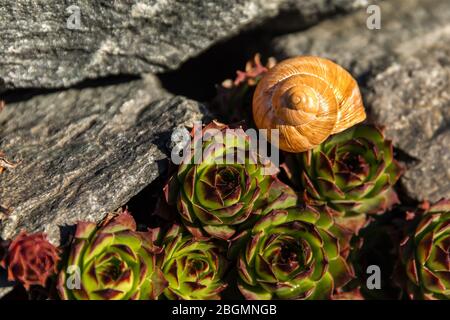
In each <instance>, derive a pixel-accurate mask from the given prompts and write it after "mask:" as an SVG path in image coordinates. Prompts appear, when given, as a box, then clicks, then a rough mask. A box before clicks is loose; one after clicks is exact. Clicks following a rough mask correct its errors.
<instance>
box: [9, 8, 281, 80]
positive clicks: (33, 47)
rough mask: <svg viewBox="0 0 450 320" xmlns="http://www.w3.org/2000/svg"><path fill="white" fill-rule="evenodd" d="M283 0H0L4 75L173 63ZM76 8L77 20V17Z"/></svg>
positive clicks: (84, 74)
mask: <svg viewBox="0 0 450 320" xmlns="http://www.w3.org/2000/svg"><path fill="white" fill-rule="evenodd" d="M281 1H283V0H275V1H265V0H238V1H228V0H219V1H217V0H214V1H212V0H206V1H205V0H188V1H186V0H119V1H73V2H72V1H68V2H67V1H60V0H46V1H42V0H32V1H29V0H26V1H25V0H16V1H10V0H0V17H1V19H0V56H1V57H2V58H1V61H0V83H1V82H4V83H5V85H6V87H7V88H13V87H62V86H69V85H71V84H74V83H76V82H78V81H80V80H83V79H87V78H97V77H102V76H107V75H113V74H119V73H122V74H123V73H126V74H138V73H142V72H161V71H166V70H169V69H173V68H176V67H178V66H179V65H180V64H181V63H182V62H184V61H185V60H187V59H188V58H190V57H192V56H194V55H196V54H198V53H199V52H201V51H202V50H204V49H206V48H207V47H209V46H210V45H211V44H213V43H214V42H216V41H218V40H220V39H223V38H225V37H228V36H231V35H234V34H236V33H237V32H238V31H240V30H241V29H243V28H244V27H247V26H248V25H253V24H257V23H258V22H260V21H262V20H263V19H264V18H267V17H272V16H274V15H275V14H276V13H277V12H278V6H279V4H280V2H281ZM73 5H76V6H78V9H76V8H75V7H71V6H73ZM77 12H79V16H80V21H81V24H80V28H77V27H76V26H75V24H74V22H76V20H73V19H72V18H73V17H75V16H76V15H77ZM68 21H69V27H70V28H67V25H68ZM74 27H75V28H74Z"/></svg>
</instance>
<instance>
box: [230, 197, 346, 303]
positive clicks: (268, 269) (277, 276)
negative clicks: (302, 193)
mask: <svg viewBox="0 0 450 320" xmlns="http://www.w3.org/2000/svg"><path fill="white" fill-rule="evenodd" d="M333 214H334V212H333V210H331V209H330V208H327V207H326V206H324V207H320V208H313V207H310V206H305V207H294V208H289V209H285V210H283V209H277V210H273V211H272V212H271V213H269V214H268V215H266V216H265V217H263V218H261V219H260V220H259V221H258V222H257V223H256V224H255V226H254V227H253V228H252V229H251V230H247V231H244V232H243V233H242V234H240V235H239V236H237V237H236V238H235V239H234V240H233V241H234V243H233V245H232V247H233V246H237V248H239V247H240V253H239V256H238V263H237V268H238V273H239V280H238V286H239V289H240V291H241V293H242V294H243V295H244V297H245V298H246V299H258V300H259V299H263V300H265V299H330V298H331V297H332V295H333V293H334V292H336V290H337V289H338V288H340V287H342V286H343V285H345V284H346V283H347V282H348V281H349V280H351V279H352V278H353V269H352V268H351V267H350V266H349V264H347V262H346V257H347V256H348V252H349V243H348V242H349V239H350V237H351V234H352V233H351V231H349V230H346V229H344V228H341V227H340V226H338V225H336V224H334V221H333ZM242 243H244V245H243V246H242ZM234 250H235V249H234ZM238 250H239V249H238Z"/></svg>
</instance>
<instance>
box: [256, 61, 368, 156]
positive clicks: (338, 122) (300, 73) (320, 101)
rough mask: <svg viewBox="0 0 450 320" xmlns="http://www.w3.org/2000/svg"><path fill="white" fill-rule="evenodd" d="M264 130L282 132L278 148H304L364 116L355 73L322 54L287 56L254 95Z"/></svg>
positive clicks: (288, 149)
mask: <svg viewBox="0 0 450 320" xmlns="http://www.w3.org/2000/svg"><path fill="white" fill-rule="evenodd" d="M253 118H254V121H255V123H256V126H257V127H258V128H260V129H268V130H269V132H268V137H269V138H270V136H271V134H270V130H271V129H278V130H279V148H280V149H282V150H285V151H288V152H303V151H306V150H309V149H312V148H314V147H315V146H317V145H319V144H320V143H322V142H323V141H324V140H325V139H326V138H328V137H329V136H330V135H331V134H334V133H338V132H341V131H343V130H345V129H347V128H349V127H351V126H353V125H355V124H357V123H359V122H362V121H363V120H364V119H365V118H366V114H365V111H364V106H363V103H362V98H361V93H360V91H359V88H358V85H357V83H356V81H355V79H353V77H352V76H351V75H350V74H349V73H348V72H347V71H346V70H344V69H343V68H342V67H340V66H339V65H337V64H335V63H334V62H332V61H330V60H327V59H323V58H318V57H309V56H306V57H296V58H291V59H287V60H284V61H282V62H280V63H278V64H277V65H276V66H274V67H273V68H272V69H270V70H269V71H268V72H267V73H266V75H265V76H264V77H263V78H262V79H261V81H260V82H259V83H258V86H257V87H256V90H255V93H254V96H253Z"/></svg>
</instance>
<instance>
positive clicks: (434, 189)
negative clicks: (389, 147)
mask: <svg viewBox="0 0 450 320" xmlns="http://www.w3.org/2000/svg"><path fill="white" fill-rule="evenodd" d="M421 48H422V50H421V52H418V53H417V55H415V56H412V57H410V58H405V59H402V60H401V61H398V62H396V63H394V64H392V65H391V66H390V67H388V68H387V69H386V70H384V71H383V72H381V73H379V74H378V75H377V76H376V77H375V78H374V79H371V80H370V81H369V83H368V85H367V89H366V92H367V94H366V99H367V105H368V106H369V112H370V117H371V118H372V119H373V120H374V121H376V122H377V123H381V124H383V125H384V126H385V127H386V135H387V136H388V137H390V138H392V139H393V142H394V145H395V146H397V147H399V148H400V149H401V150H403V151H404V152H406V154H407V155H408V156H409V157H411V158H412V159H413V160H414V161H409V162H407V165H408V170H407V171H406V173H405V175H404V176H403V177H402V179H401V183H402V184H403V186H404V189H405V191H406V192H407V193H408V194H409V196H410V197H412V198H415V199H417V200H426V199H428V200H431V201H437V200H439V199H440V198H444V197H445V198H450V58H449V57H450V33H449V34H448V36H447V37H445V36H443V35H442V36H441V37H439V40H438V41H437V42H436V43H435V44H433V45H431V46H427V45H426V44H425V42H422V44H421Z"/></svg>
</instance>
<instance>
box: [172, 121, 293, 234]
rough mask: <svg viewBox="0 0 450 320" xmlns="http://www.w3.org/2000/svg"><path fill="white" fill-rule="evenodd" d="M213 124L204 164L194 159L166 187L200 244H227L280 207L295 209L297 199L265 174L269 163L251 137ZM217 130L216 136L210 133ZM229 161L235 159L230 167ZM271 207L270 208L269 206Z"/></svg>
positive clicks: (206, 131)
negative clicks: (287, 205) (246, 226)
mask: <svg viewBox="0 0 450 320" xmlns="http://www.w3.org/2000/svg"><path fill="white" fill-rule="evenodd" d="M227 129H228V126H226V125H224V124H221V123H218V122H215V121H214V122H212V123H211V124H209V125H207V126H206V127H204V128H203V131H202V139H203V142H202V145H201V146H200V148H199V149H200V151H201V152H202V159H201V161H200V162H199V163H195V162H196V161H194V160H195V159H194V158H195V154H196V151H195V150H194V146H195V144H196V142H195V141H193V142H192V143H191V148H192V153H191V155H190V157H187V159H185V160H184V162H183V163H182V164H181V165H180V167H179V169H178V172H177V173H176V174H175V175H174V176H173V177H172V179H171V180H170V181H169V183H168V184H167V186H166V189H165V192H166V198H167V200H168V202H169V203H172V204H176V206H177V208H178V211H179V213H180V215H181V218H182V220H183V224H184V225H185V226H186V228H187V229H188V230H189V231H190V232H191V233H192V234H193V235H194V236H196V237H197V238H201V237H205V233H206V236H211V237H214V238H218V239H222V240H228V239H230V238H231V237H232V236H233V235H234V234H235V232H236V230H237V229H238V228H239V227H242V226H243V225H244V224H246V223H249V222H250V221H253V220H254V219H255V218H256V217H258V216H261V215H263V214H264V213H265V212H267V210H268V208H269V207H271V208H274V207H276V206H277V203H283V204H285V203H286V202H287V203H295V193H294V192H293V190H291V189H290V188H289V187H287V186H286V185H284V184H282V183H281V182H279V181H278V180H277V179H276V178H275V177H273V176H272V175H267V174H265V172H264V169H267V168H268V167H270V166H271V163H270V162H264V164H263V161H262V159H261V158H260V157H259V155H258V154H257V153H256V152H254V151H253V150H252V147H251V146H250V143H251V142H250V137H249V136H248V135H246V134H245V132H244V131H243V130H242V129H240V130H233V131H227V133H228V132H229V133H230V135H231V138H230V135H228V134H225V132H226V130H227ZM211 130H212V131H211ZM226 159H232V160H231V161H227V160H226ZM268 202H270V204H268Z"/></svg>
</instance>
